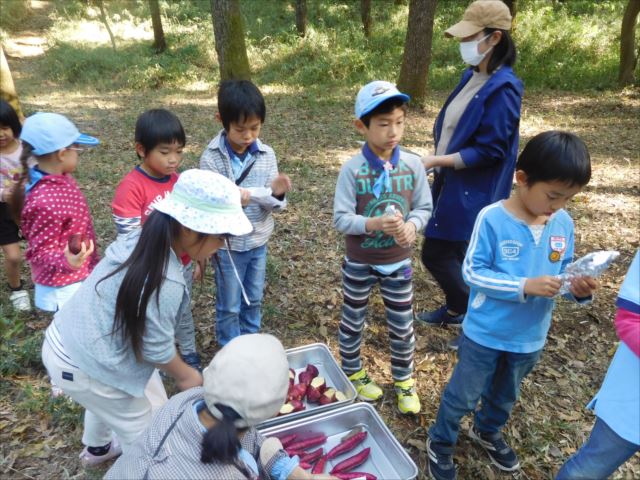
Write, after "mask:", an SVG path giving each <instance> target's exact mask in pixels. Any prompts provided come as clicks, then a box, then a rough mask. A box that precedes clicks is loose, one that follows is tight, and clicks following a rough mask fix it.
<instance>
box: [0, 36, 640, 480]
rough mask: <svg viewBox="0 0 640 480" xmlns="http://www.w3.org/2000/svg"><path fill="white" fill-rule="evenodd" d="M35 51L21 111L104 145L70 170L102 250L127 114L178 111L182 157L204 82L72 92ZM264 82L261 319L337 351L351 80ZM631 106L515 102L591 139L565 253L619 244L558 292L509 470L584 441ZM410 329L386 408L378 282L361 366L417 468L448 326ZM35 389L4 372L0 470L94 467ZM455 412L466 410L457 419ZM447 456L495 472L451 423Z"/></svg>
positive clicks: (526, 134) (125, 156) (426, 143)
mask: <svg viewBox="0 0 640 480" xmlns="http://www.w3.org/2000/svg"><path fill="white" fill-rule="evenodd" d="M35 43H36V44H37V42H35ZM36 61H37V54H36V56H33V57H32V56H23V57H22V58H19V57H16V56H14V57H10V58H9V62H10V65H11V68H12V69H13V72H14V80H15V81H16V83H17V86H18V88H19V91H20V95H21V98H22V101H23V106H24V108H25V110H26V111H27V112H35V111H45V110H50V111H55V112H60V113H63V114H66V115H68V116H69V117H70V118H72V119H73V120H74V121H75V122H76V123H77V124H78V125H79V127H80V128H81V130H82V131H86V132H87V133H89V134H92V135H96V136H97V137H99V138H100V140H101V142H102V143H101V146H100V147H99V148H97V149H95V151H93V152H90V153H88V154H85V156H84V157H83V159H82V163H81V165H80V168H79V169H78V171H77V174H76V175H75V176H76V178H77V180H78V182H79V184H80V186H81V188H82V189H83V191H84V193H85V195H86V196H87V198H88V199H89V203H90V206H91V209H92V213H93V216H94V222H95V225H96V230H97V233H98V237H99V244H100V249H101V250H104V249H105V248H106V246H107V245H108V243H109V242H110V241H111V240H112V239H113V238H114V236H115V232H114V228H113V225H112V222H111V216H110V210H109V204H110V201H111V198H112V195H113V191H114V188H115V185H117V183H118V181H119V179H120V178H122V176H123V175H124V174H125V173H126V172H128V171H129V170H130V169H131V168H132V167H133V166H134V165H135V163H136V158H135V154H134V151H133V148H132V143H133V125H134V122H135V118H136V117H137V115H138V114H139V113H141V112H142V111H143V110H145V109H147V108H151V107H154V106H163V107H166V108H170V109H171V110H173V111H174V112H175V113H177V114H178V115H179V116H180V118H181V119H182V121H183V124H184V126H185V129H186V131H187V134H188V145H187V149H186V156H185V161H184V167H185V168H188V167H194V166H196V165H197V161H198V158H199V155H200V153H201V152H202V150H203V149H204V147H205V146H206V144H207V142H208V141H209V140H210V139H211V138H212V137H213V136H214V135H215V133H216V132H217V129H218V128H219V127H218V126H217V125H214V121H213V113H214V111H215V101H214V98H215V96H214V92H211V91H209V90H206V89H205V90H196V91H175V90H158V91H152V92H139V93H136V92H126V93H123V92H93V91H91V90H90V89H82V90H75V89H73V88H72V87H69V86H64V85H57V84H55V83H54V82H50V81H47V80H43V79H41V78H37V77H36V76H34V73H33V72H34V62H36ZM264 93H265V97H266V101H267V106H268V118H267V122H266V124H265V126H264V129H263V133H262V138H263V139H264V141H265V142H267V143H268V144H270V145H272V146H273V147H274V149H275V151H276V153H277V154H278V158H279V162H280V169H281V171H284V172H287V173H289V174H290V176H291V177H292V179H293V182H294V191H293V192H292V194H291V195H290V198H289V199H290V204H289V208H288V209H287V210H286V212H283V213H282V214H279V215H278V216H277V218H276V222H277V227H276V230H275V233H274V235H273V237H272V240H271V242H270V246H269V255H270V259H269V264H268V268H267V278H268V285H267V289H266V294H265V305H264V317H265V318H264V322H263V323H264V330H265V331H267V332H271V333H274V334H275V335H277V336H278V337H279V338H280V339H281V340H282V341H283V343H284V344H285V345H286V346H287V347H293V346H298V345H303V344H307V343H312V342H317V341H321V342H325V343H327V344H328V345H329V347H330V348H331V350H332V351H333V353H334V354H335V355H337V353H338V352H337V325H338V317H339V310H340V305H341V290H340V270H339V265H340V260H341V256H342V254H343V253H342V252H343V242H342V239H341V238H340V236H339V235H337V234H336V232H335V231H334V229H333V228H332V221H331V216H332V201H333V191H334V187H335V181H336V177H337V173H338V171H339V168H340V165H341V163H342V162H343V161H345V160H346V159H347V158H349V156H350V155H352V154H353V153H355V152H356V150H357V148H358V146H357V143H356V142H357V140H358V139H359V138H358V136H357V134H356V133H355V131H354V129H353V128H352V127H351V125H350V115H351V109H352V99H351V93H350V92H345V93H341V94H335V95H333V96H327V97H326V98H310V97H309V96H307V95H305V92H304V91H303V90H298V91H292V90H290V89H284V88H279V87H277V86H266V87H265V88H264ZM445 96H446V92H435V93H434V94H433V95H432V97H431V98H430V99H429V103H428V106H427V107H426V108H425V109H423V110H420V111H416V110H414V111H411V112H410V115H409V120H408V124H409V127H408V131H407V132H406V134H405V141H404V142H403V143H404V145H405V146H407V147H409V148H412V149H415V150H417V151H419V152H425V153H426V152H427V151H429V148H430V147H431V146H432V145H433V143H432V140H433V139H432V135H431V128H432V125H433V120H434V118H435V114H436V113H437V110H438V108H439V106H440V105H442V103H443V101H444V99H445ZM639 119H640V92H638V91H633V90H627V91H624V92H593V93H581V94H574V93H569V92H561V93H558V92H554V93H545V92H535V93H534V92H527V93H526V96H525V99H524V103H523V108H522V122H521V136H522V144H524V142H525V141H526V140H528V139H529V138H531V137H532V136H533V135H535V134H536V133H539V132H541V131H543V130H547V129H552V128H553V129H566V130H570V131H573V132H575V133H577V134H579V135H580V136H582V137H583V138H584V140H585V141H586V143H587V144H588V146H589V148H590V151H591V154H592V160H593V177H592V180H591V182H590V184H589V185H588V186H587V187H586V188H585V189H584V191H583V192H582V193H580V194H579V195H578V196H577V197H576V198H575V200H574V201H573V202H572V203H571V204H570V205H569V207H568V210H569V212H570V213H571V215H572V216H573V218H574V220H575V229H576V254H577V255H583V254H585V253H588V252H591V251H594V250H602V249H607V250H618V251H619V252H620V254H621V255H620V257H619V259H618V261H617V262H616V263H615V264H614V266H613V267H612V268H611V269H610V270H609V271H608V272H607V273H606V274H605V275H604V276H603V277H602V279H601V284H602V288H601V289H600V291H599V292H598V294H597V296H596V298H595V301H594V302H593V304H591V305H590V306H587V307H578V306H575V305H571V304H568V303H567V302H564V301H560V302H559V305H558V308H557V310H556V312H555V314H554V321H553V326H552V328H551V331H550V334H549V338H548V343H547V346H546V348H545V352H544V355H543V357H542V360H541V362H540V364H539V365H538V366H537V367H536V369H535V371H534V372H533V373H532V374H531V375H530V376H529V377H528V378H527V379H526V380H525V381H524V384H523V388H522V395H521V399H520V401H519V402H518V403H517V405H516V407H515V409H514V412H513V415H512V417H511V419H510V421H509V423H508V425H507V427H506V432H505V433H506V436H507V437H508V439H509V441H510V442H511V444H512V445H513V446H514V447H515V448H516V450H517V452H518V454H519V456H520V459H521V463H522V467H523V468H522V472H521V473H520V475H519V476H520V477H521V478H530V479H546V478H552V476H553V475H554V473H555V472H556V471H557V469H558V467H559V466H560V465H561V464H562V462H563V461H564V459H566V458H567V457H568V456H569V455H570V454H571V453H573V452H574V451H575V450H576V448H577V447H579V446H580V445H581V444H582V443H583V441H584V440H585V439H586V438H587V436H588V434H589V432H590V430H591V427H592V424H593V421H594V417H593V415H592V414H591V413H590V412H588V411H587V410H586V409H585V408H584V407H585V405H586V403H587V402H588V401H589V399H590V398H591V397H592V395H593V394H594V393H595V392H596V391H597V389H598V388H599V385H600V383H601V381H602V379H603V377H604V374H605V372H606V369H607V365H608V363H609V361H610V359H611V356H612V354H613V352H614V351H615V348H616V344H617V339H616V336H615V332H614V328H613V324H612V320H613V313H614V302H615V298H616V294H617V291H618V287H619V285H620V282H621V280H622V278H623V275H624V273H625V271H626V269H627V267H628V265H629V264H630V262H631V259H632V257H633V255H634V253H635V251H636V249H637V248H638V246H639V236H638V225H639V220H640V208H639V207H640V188H639V184H640V162H639V161H640V158H639V152H640V135H638V131H639V130H638V127H639V126H640V122H639ZM419 248H420V246H419V245H418V246H417V248H416V252H419ZM414 269H415V310H416V311H421V310H424V309H431V308H434V307H436V306H438V305H440V304H441V302H442V301H443V297H442V294H441V292H440V291H439V290H438V288H437V287H436V286H435V283H434V281H433V279H432V278H431V277H430V276H429V274H428V273H427V272H426V271H425V269H424V268H423V267H422V265H421V264H420V261H419V253H416V255H415V256H414ZM3 288H4V287H3ZM214 295H215V292H214V287H213V285H212V283H211V279H210V277H208V278H207V280H206V281H205V283H204V284H203V285H199V286H196V288H195V295H194V317H195V320H196V327H197V335H198V342H199V346H200V350H201V352H202V355H203V359H204V360H205V361H209V360H210V358H211V356H212V355H213V353H214V352H215V349H216V346H215V339H214V337H213V322H214V318H213V316H214V306H213V305H214V304H213V300H214ZM2 298H4V299H6V295H4V296H3V297H2ZM28 325H29V328H30V329H31V330H37V329H41V328H43V326H44V325H43V322H41V321H37V320H36V319H31V320H29V322H28ZM416 334H417V337H418V343H417V351H416V357H415V358H416V372H417V373H416V375H417V379H418V390H419V393H420V397H421V400H422V404H423V410H422V412H421V413H420V415H417V416H415V417H402V416H401V415H399V414H398V413H397V412H396V409H395V405H394V396H393V393H392V390H391V376H390V365H389V356H388V348H387V336H386V328H385V323H384V310H383V308H382V303H381V300H380V297H379V295H377V294H374V296H373V297H372V301H371V303H370V327H369V328H368V329H367V331H366V335H365V342H364V348H363V356H364V359H365V365H366V367H367V368H368V370H369V372H370V374H371V376H372V377H373V378H375V379H376V380H377V381H378V382H379V383H380V384H381V385H382V386H383V387H384V388H385V396H384V398H383V399H382V400H381V401H380V402H379V403H378V404H377V409H378V411H379V412H380V414H381V415H382V416H383V418H384V419H385V422H386V423H387V425H388V426H389V427H390V428H391V430H392V431H393V433H394V434H395V435H396V436H397V438H398V440H399V441H400V442H401V443H402V444H403V446H404V447H405V448H406V449H407V451H408V452H409V454H410V455H411V457H412V458H413V459H414V461H415V462H416V464H417V465H418V466H419V468H420V470H421V472H424V471H425V462H426V456H425V447H424V442H425V438H426V429H427V428H428V426H429V425H430V424H431V423H432V422H433V420H434V418H435V414H436V411H437V407H438V403H439V399H440V395H441V393H442V391H443V389H444V386H445V385H446V382H447V379H448V377H449V376H450V374H451V372H452V369H453V367H454V364H455V361H456V355H455V354H454V353H452V352H450V351H447V349H446V342H447V340H449V339H451V338H452V337H453V336H454V334H455V332H454V331H452V330H447V329H441V328H431V329H430V328H427V327H423V326H417V327H416ZM46 390H47V381H46V378H45V376H44V372H43V370H42V368H37V367H35V368H32V369H29V370H27V371H24V372H21V373H20V374H19V375H15V376H12V377H10V378H5V379H3V387H2V389H1V390H0V475H1V476H2V477H3V478H78V477H87V476H88V477H96V476H99V475H100V474H101V473H103V471H102V470H98V471H88V472H85V471H83V470H82V469H81V467H80V466H79V463H78V459H77V455H78V453H79V451H80V449H81V444H80V438H81V432H82V428H81V425H80V424H79V423H74V422H73V421H69V420H68V418H66V417H64V418H61V417H60V415H56V411H57V409H58V408H60V409H62V408H63V407H64V409H65V410H64V411H68V410H69V409H70V408H71V411H72V412H73V408H72V407H69V406H62V405H61V403H60V402H54V403H52V402H49V403H47V402H46V401H45V402H44V403H45V404H46V405H47V408H44V409H41V410H35V411H34V409H28V408H25V407H24V404H25V402H26V401H28V400H29V398H31V397H29V395H32V397H33V398H36V400H37V398H39V397H38V395H40V396H42V395H46ZM34 391H35V392H36V394H34V393H33V392H34ZM29 392H32V393H29ZM37 392H40V393H37ZM42 392H45V393H42ZM34 401H35V400H34ZM18 405H22V407H21V408H17V406H18ZM65 418H66V420H65ZM72 418H77V417H73V416H72ZM469 424H470V417H467V418H465V419H464V420H463V430H464V429H465V428H467V427H468V426H469ZM456 461H457V463H458V464H459V467H460V468H459V477H460V478H469V479H470V478H487V479H493V478H497V477H501V476H503V477H504V476H506V475H500V473H499V472H498V471H497V470H496V469H495V468H493V467H491V466H489V464H488V462H487V460H486V458H485V456H484V454H483V452H481V450H480V449H479V448H478V447H476V446H474V445H473V444H472V443H471V442H470V441H469V440H468V439H467V438H466V436H465V435H461V440H460V442H459V445H458V449H457V454H456ZM422 475H424V474H423V473H421V476H422ZM615 478H624V479H631V478H640V458H639V457H638V456H637V455H636V457H634V459H632V460H631V461H630V462H628V463H627V464H626V465H625V466H624V467H623V468H622V469H621V470H620V471H619V472H618V473H617V474H616V476H615Z"/></svg>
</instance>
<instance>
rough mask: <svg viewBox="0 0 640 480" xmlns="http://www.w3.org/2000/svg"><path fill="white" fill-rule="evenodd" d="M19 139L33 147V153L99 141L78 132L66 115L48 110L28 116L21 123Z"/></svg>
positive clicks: (41, 153) (44, 152)
mask: <svg viewBox="0 0 640 480" xmlns="http://www.w3.org/2000/svg"><path fill="white" fill-rule="evenodd" d="M20 140H23V141H25V142H27V143H28V144H29V145H31V146H32V147H33V153H34V155H46V154H47V153H52V152H57V151H58V150H61V149H63V148H66V147H68V146H69V145H72V144H74V143H78V144H80V145H88V146H91V147H93V146H95V145H98V144H99V143H100V140H98V139H97V138H95V137H91V136H89V135H85V134H84V133H80V131H79V130H78V129H77V128H76V126H75V125H74V124H73V123H71V121H70V120H69V119H68V118H67V117H65V116H63V115H60V114H58V113H49V112H38V113H34V114H33V115H31V116H30V117H28V118H27V119H26V120H25V121H24V125H22V132H21V133H20Z"/></svg>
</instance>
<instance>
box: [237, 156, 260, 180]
mask: <svg viewBox="0 0 640 480" xmlns="http://www.w3.org/2000/svg"><path fill="white" fill-rule="evenodd" d="M257 161H258V160H257V159H256V160H254V161H253V162H252V163H250V164H249V166H248V167H247V168H245V169H244V171H243V172H242V173H241V174H240V176H239V177H238V178H236V185H238V186H239V185H240V184H241V183H242V181H243V180H244V179H245V178H247V175H249V172H250V171H251V169H252V168H253V166H254V165H255V164H256V162H257Z"/></svg>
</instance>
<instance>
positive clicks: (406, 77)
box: [398, 0, 436, 104]
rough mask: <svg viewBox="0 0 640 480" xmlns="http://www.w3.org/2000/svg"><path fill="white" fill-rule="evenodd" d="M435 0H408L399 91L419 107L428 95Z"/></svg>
mask: <svg viewBox="0 0 640 480" xmlns="http://www.w3.org/2000/svg"><path fill="white" fill-rule="evenodd" d="M435 12H436V0H410V2H409V22H408V26H407V36H406V38H405V42H404V54H403V56H402V67H401V68H400V78H399V79H398V89H399V90H400V91H401V92H404V93H407V94H409V95H411V98H412V100H413V102H415V103H417V104H421V103H422V102H423V101H424V98H425V95H426V93H427V78H428V77H429V65H430V64H431V41H432V38H433V18H434V15H435Z"/></svg>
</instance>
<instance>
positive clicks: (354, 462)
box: [329, 447, 371, 475]
mask: <svg viewBox="0 0 640 480" xmlns="http://www.w3.org/2000/svg"><path fill="white" fill-rule="evenodd" d="M369 453H371V449H370V448H368V447H367V448H365V449H364V450H362V451H360V452H358V453H356V454H355V455H353V456H352V457H349V458H347V459H346V460H343V461H341V462H340V463H338V464H337V465H336V466H335V467H333V469H332V470H331V472H329V473H331V475H333V474H334V473H344V472H348V471H349V470H353V469H354V468H356V467H357V466H359V465H362V464H363V463H364V462H366V461H367V458H369Z"/></svg>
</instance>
